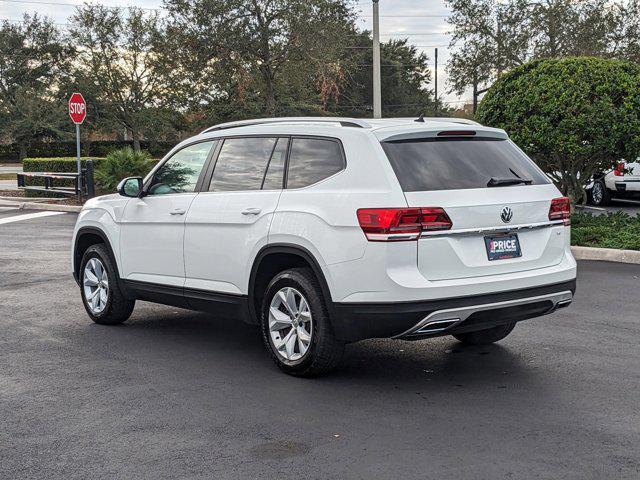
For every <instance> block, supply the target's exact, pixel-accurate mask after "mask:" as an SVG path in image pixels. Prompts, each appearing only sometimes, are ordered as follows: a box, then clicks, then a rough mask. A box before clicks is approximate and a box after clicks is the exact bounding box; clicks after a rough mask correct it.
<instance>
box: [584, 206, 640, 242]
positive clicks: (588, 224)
mask: <svg viewBox="0 0 640 480" xmlns="http://www.w3.org/2000/svg"><path fill="white" fill-rule="evenodd" d="M571 244H572V245H579V246H582V247H601V248H619V249H623V250H640V217H631V216H629V215H627V214H626V213H624V212H616V213H610V214H607V215H598V216H594V215H591V214H590V213H584V212H580V213H574V214H573V216H572V217H571Z"/></svg>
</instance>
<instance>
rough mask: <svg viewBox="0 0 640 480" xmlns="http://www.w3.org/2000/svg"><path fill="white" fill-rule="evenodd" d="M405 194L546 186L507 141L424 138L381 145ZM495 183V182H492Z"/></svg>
mask: <svg viewBox="0 0 640 480" xmlns="http://www.w3.org/2000/svg"><path fill="white" fill-rule="evenodd" d="M382 148H384V151H385V152H386V153H387V157H389V161H390V162H391V166H392V167H393V170H394V171H395V172H396V176H397V177H398V180H399V181H400V185H402V189H403V190H404V191H405V192H419V191H424V190H457V189H465V188H487V187H488V184H489V183H490V182H492V178H493V179H494V180H493V183H498V184H499V185H502V184H504V185H509V181H510V180H513V179H516V180H517V179H518V177H520V178H521V179H523V180H526V183H525V182H523V183H521V184H519V185H521V186H527V185H541V184H545V183H549V180H548V179H547V178H546V177H545V175H544V174H543V173H542V172H541V171H540V170H538V168H537V167H536V166H535V164H534V163H533V162H532V161H531V160H530V159H529V158H528V157H527V156H526V155H524V154H523V153H522V152H521V151H520V150H519V149H518V148H517V147H516V146H515V145H514V144H513V143H512V142H511V141H510V140H506V139H499V138H486V137H485V138H478V137H476V138H455V139H454V138H426V139H413V140H401V141H396V142H382ZM496 181H497V182H496Z"/></svg>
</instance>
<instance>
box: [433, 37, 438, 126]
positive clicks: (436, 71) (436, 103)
mask: <svg viewBox="0 0 640 480" xmlns="http://www.w3.org/2000/svg"><path fill="white" fill-rule="evenodd" d="M434 73H435V77H436V91H435V94H434V97H435V111H436V117H437V116H438V49H437V48H436V65H435V68H434Z"/></svg>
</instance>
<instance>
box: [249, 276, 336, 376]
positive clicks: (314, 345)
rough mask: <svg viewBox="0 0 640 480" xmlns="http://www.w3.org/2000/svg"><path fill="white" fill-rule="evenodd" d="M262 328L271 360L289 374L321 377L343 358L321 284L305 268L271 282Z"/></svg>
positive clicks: (262, 316)
mask: <svg viewBox="0 0 640 480" xmlns="http://www.w3.org/2000/svg"><path fill="white" fill-rule="evenodd" d="M261 327H262V336H263V339H264V343H265V345H266V347H267V350H268V351H269V353H270V354H271V358H272V359H273V360H274V362H275V363H276V365H277V366H278V367H279V368H280V369H281V370H282V371H284V372H286V373H288V374H290V375H296V376H301V377H311V376H316V375H321V374H324V373H327V372H329V371H330V370H332V369H333V368H335V366H336V365H337V364H338V362H339V361H340V359H341V358H342V353H343V351H344V342H341V341H340V340H338V339H337V338H336V337H335V335H334V333H333V329H332V328H331V322H330V319H329V314H328V311H327V308H326V304H325V299H324V298H323V296H322V290H321V289H320V284H319V283H318V280H317V279H316V277H315V275H314V274H313V272H312V271H311V270H310V269H308V268H292V269H290V270H285V271H283V272H280V273H279V274H277V275H276V276H275V277H274V278H273V279H272V280H271V282H270V283H269V285H268V286H267V290H266V292H265V295H264V299H263V302H262V310H261Z"/></svg>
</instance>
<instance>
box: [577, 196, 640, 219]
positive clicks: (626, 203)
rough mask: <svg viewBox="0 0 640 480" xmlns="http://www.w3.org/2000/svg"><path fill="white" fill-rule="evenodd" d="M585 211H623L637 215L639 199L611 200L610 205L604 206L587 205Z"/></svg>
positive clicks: (639, 205)
mask: <svg viewBox="0 0 640 480" xmlns="http://www.w3.org/2000/svg"><path fill="white" fill-rule="evenodd" d="M584 209H585V211H587V212H590V213H592V214H594V215H603V214H606V213H614V212H625V213H627V214H629V215H631V216H637V215H638V214H639V213H640V201H637V200H626V199H624V200H612V201H611V205H607V206H606V207H592V206H589V205H587V206H586V207H584Z"/></svg>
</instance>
